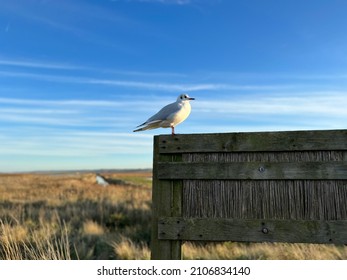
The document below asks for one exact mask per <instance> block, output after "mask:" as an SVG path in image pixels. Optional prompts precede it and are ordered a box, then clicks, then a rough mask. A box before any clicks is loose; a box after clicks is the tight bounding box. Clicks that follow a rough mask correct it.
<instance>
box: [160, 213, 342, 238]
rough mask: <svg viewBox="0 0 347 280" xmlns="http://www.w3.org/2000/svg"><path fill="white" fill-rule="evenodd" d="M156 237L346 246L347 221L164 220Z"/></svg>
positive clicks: (161, 219) (161, 221)
mask: <svg viewBox="0 0 347 280" xmlns="http://www.w3.org/2000/svg"><path fill="white" fill-rule="evenodd" d="M158 228H159V233H158V238H159V239H170V240H195V241H198V240H204V241H227V240H233V241H242V242H291V243H295V242H300V243H331V244H347V234H346V232H347V220H342V221H317V220H315V221H294V220H255V219H254V220H245V219H242V220H237V219H206V218H205V219H199V218H190V219H189V218H180V217H170V218H167V217H163V218H160V219H159V222H158Z"/></svg>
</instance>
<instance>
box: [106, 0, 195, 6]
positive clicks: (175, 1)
mask: <svg viewBox="0 0 347 280" xmlns="http://www.w3.org/2000/svg"><path fill="white" fill-rule="evenodd" d="M111 2H140V3H160V4H170V5H188V4H191V3H192V2H194V0H111Z"/></svg>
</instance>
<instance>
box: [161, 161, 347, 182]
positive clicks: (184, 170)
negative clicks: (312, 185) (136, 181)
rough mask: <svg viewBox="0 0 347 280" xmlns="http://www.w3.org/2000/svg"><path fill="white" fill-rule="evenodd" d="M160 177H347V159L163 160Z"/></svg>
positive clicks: (173, 178)
mask: <svg viewBox="0 0 347 280" xmlns="http://www.w3.org/2000/svg"><path fill="white" fill-rule="evenodd" d="M158 179H169V180H176V179H220V180H226V179H235V180H237V179H244V180H248V179H252V180H276V179H278V180H280V179H293V180H300V179H306V180H329V179H335V180H345V179H347V162H345V161H343V162H334V161H331V162H230V163H217V162H214V163H174V162H172V163H161V162H160V163H158Z"/></svg>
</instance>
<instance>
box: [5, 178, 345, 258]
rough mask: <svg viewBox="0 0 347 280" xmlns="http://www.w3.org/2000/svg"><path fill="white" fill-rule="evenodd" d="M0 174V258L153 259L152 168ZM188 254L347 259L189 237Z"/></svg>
mask: <svg viewBox="0 0 347 280" xmlns="http://www.w3.org/2000/svg"><path fill="white" fill-rule="evenodd" d="M102 175H103V176H104V177H105V178H106V179H107V180H108V181H109V182H110V183H111V184H110V185H109V186H107V187H103V186H100V185H98V184H97V183H96V174H94V173H85V172H83V173H78V172H73V173H69V172H65V173H52V174H10V175H7V174H0V259H89V260H93V259H102V260H105V259H149V258H150V250H149V243H150V225H151V211H150V208H151V184H152V182H151V176H152V174H151V173H150V172H124V173H120V172H105V173H102ZM183 255H184V259H347V249H346V247H345V246H334V245H314V244H306V245H304V244H248V243H234V242H226V243H217V244H215V243H211V244H207V245H201V244H192V243H185V244H184V245H183Z"/></svg>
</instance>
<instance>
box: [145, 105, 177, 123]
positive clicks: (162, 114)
mask: <svg viewBox="0 0 347 280" xmlns="http://www.w3.org/2000/svg"><path fill="white" fill-rule="evenodd" d="M180 108H181V107H180V106H178V104H177V103H176V102H174V103H171V104H169V105H166V106H165V107H163V108H162V109H161V110H160V111H159V112H158V113H156V114H155V115H153V116H152V117H150V118H149V119H148V120H147V121H146V122H145V123H144V124H148V123H151V122H156V121H164V120H167V119H168V118H169V117H170V116H171V115H172V114H175V113H177V112H178V111H179V110H180Z"/></svg>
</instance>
